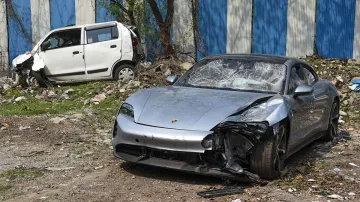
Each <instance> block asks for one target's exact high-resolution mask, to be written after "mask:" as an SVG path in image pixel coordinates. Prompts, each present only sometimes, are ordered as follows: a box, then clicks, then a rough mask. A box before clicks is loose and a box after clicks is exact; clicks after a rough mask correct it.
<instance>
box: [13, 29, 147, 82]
mask: <svg viewBox="0 0 360 202" xmlns="http://www.w3.org/2000/svg"><path fill="white" fill-rule="evenodd" d="M135 32H136V30H133V29H132V28H131V27H126V26H124V25H123V24H121V23H119V22H106V23H97V24H91V25H81V26H68V27H64V28H60V29H55V30H52V31H51V32H49V33H48V34H47V35H46V36H44V37H43V38H42V39H41V40H40V41H39V42H38V44H37V45H36V46H35V47H34V48H33V50H32V51H31V52H28V53H25V54H23V55H19V56H18V57H16V58H15V59H14V60H13V69H14V71H16V72H17V73H18V74H19V72H23V70H27V71H28V78H32V77H34V78H35V79H36V80H37V82H38V83H39V85H40V86H44V87H45V86H48V85H49V84H51V83H69V82H81V81H88V80H102V79H115V80H122V81H126V80H131V79H134V77H135V75H136V70H135V66H136V65H137V63H138V62H139V60H140V59H141V58H142V57H143V54H142V50H141V47H140V44H139V37H138V36H137V35H136V34H135Z"/></svg>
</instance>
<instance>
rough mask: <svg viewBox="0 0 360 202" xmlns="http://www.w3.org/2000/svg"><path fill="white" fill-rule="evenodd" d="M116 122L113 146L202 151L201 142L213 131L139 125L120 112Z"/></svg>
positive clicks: (203, 150) (203, 149)
mask: <svg viewBox="0 0 360 202" xmlns="http://www.w3.org/2000/svg"><path fill="white" fill-rule="evenodd" d="M117 123H119V124H118V125H117V129H116V131H117V135H116V136H115V138H114V139H113V141H112V142H113V145H114V147H115V146H116V145H118V144H130V145H138V146H145V147H151V148H156V149H164V150H169V151H182V152H196V153H204V152H205V148H204V147H203V146H202V145H201V142H202V140H203V139H204V138H205V137H206V136H207V135H210V134H212V133H213V132H212V131H192V130H176V129H168V128H159V127H152V126H146V125H141V124H137V123H135V122H134V120H133V119H132V118H131V117H128V116H126V115H122V114H120V115H119V116H118V117H117Z"/></svg>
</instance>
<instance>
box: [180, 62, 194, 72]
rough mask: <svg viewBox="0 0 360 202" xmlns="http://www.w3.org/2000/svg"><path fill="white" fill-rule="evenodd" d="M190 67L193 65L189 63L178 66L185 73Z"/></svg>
mask: <svg viewBox="0 0 360 202" xmlns="http://www.w3.org/2000/svg"><path fill="white" fill-rule="evenodd" d="M192 66H193V64H191V63H190V62H184V63H182V64H181V65H180V67H181V69H183V70H186V71H187V70H189V69H190V68H191V67H192Z"/></svg>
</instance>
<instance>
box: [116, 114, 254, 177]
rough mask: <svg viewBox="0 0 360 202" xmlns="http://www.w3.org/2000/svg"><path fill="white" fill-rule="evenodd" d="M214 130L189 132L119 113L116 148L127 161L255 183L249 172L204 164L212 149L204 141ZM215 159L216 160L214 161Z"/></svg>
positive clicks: (218, 164) (117, 153)
mask: <svg viewBox="0 0 360 202" xmlns="http://www.w3.org/2000/svg"><path fill="white" fill-rule="evenodd" d="M211 134H213V131H188V130H176V129H168V128H159V127H152V126H147V125H141V124H137V123H135V122H134V120H133V119H132V118H130V117H128V116H125V115H121V114H120V115H118V117H117V119H116V121H115V125H114V131H113V139H112V144H113V149H114V155H115V156H116V157H117V158H120V159H123V160H125V161H128V162H134V163H138V164H145V165H150V166H157V167H164V168H168V169H174V170H180V171H185V172H192V173H197V174H201V175H208V176H214V177H221V178H228V179H233V180H238V181H242V182H253V181H254V180H252V179H250V178H249V176H247V175H246V173H247V171H240V172H238V173H236V174H234V173H232V172H230V171H229V170H227V169H224V166H222V165H220V163H217V162H214V163H213V164H208V163H204V161H203V159H204V158H207V156H208V154H209V153H212V152H214V151H213V150H212V148H211V147H210V148H204V147H203V146H202V141H203V140H204V139H205V138H206V137H207V136H208V135H211ZM212 161H213V160H212Z"/></svg>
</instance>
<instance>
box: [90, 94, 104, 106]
mask: <svg viewBox="0 0 360 202" xmlns="http://www.w3.org/2000/svg"><path fill="white" fill-rule="evenodd" d="M105 98H106V94H105V93H101V94H97V95H95V97H94V98H92V99H91V100H90V102H92V103H94V104H99V103H100V102H101V101H103V100H104V99H105Z"/></svg>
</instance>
